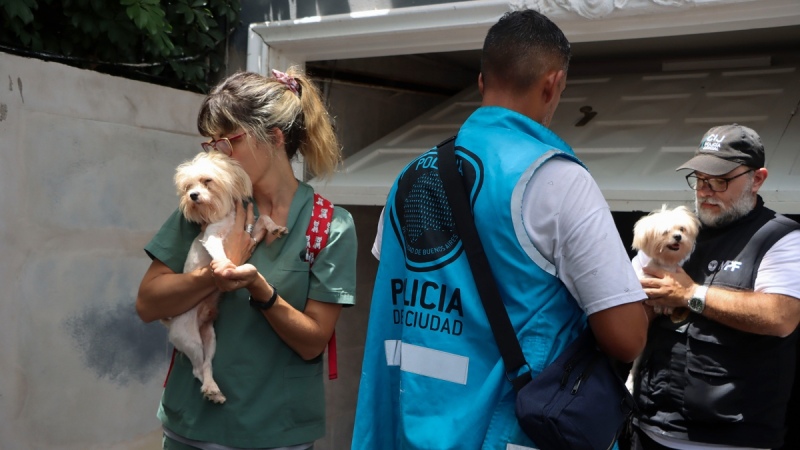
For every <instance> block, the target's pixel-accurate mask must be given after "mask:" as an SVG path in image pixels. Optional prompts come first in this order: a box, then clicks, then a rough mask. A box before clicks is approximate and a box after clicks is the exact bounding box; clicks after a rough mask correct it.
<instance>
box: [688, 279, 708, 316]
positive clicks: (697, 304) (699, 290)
mask: <svg viewBox="0 0 800 450" xmlns="http://www.w3.org/2000/svg"><path fill="white" fill-rule="evenodd" d="M706 292H708V286H697V287H696V288H695V289H694V293H693V294H692V298H690V299H689V309H691V310H692V311H694V312H696V313H697V314H703V310H704V309H706Z"/></svg>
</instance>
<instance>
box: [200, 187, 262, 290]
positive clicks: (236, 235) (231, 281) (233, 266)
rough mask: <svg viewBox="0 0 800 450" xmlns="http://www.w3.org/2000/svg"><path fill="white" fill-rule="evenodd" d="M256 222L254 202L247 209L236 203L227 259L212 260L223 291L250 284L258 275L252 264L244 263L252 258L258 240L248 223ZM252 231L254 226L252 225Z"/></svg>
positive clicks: (226, 245) (215, 280)
mask: <svg viewBox="0 0 800 450" xmlns="http://www.w3.org/2000/svg"><path fill="white" fill-rule="evenodd" d="M254 222H255V218H254V214H253V204H252V203H250V204H248V205H247V208H246V209H245V208H244V206H243V205H241V204H239V205H236V220H235V221H234V224H233V230H231V232H230V234H228V236H227V237H226V238H225V241H224V244H223V245H224V247H225V254H226V255H227V256H228V260H227V261H212V262H211V270H212V276H213V277H214V282H215V283H216V284H217V288H218V289H219V290H221V291H223V292H228V291H233V290H236V289H241V288H243V287H247V286H249V285H250V284H251V283H252V282H253V281H255V280H256V279H257V278H258V277H257V275H258V271H257V270H256V268H255V266H253V265H252V264H243V263H244V262H245V261H247V260H248V259H250V256H251V255H252V254H253V251H254V250H255V248H256V246H257V245H258V240H257V239H255V238H253V236H251V234H250V232H248V231H247V230H246V228H247V227H248V225H253V223H254ZM250 230H251V231H252V226H251V227H250Z"/></svg>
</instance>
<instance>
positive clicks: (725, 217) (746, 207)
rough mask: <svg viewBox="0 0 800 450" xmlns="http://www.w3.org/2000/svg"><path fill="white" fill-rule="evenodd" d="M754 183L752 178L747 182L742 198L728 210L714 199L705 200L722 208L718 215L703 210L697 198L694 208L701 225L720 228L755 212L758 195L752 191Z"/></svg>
mask: <svg viewBox="0 0 800 450" xmlns="http://www.w3.org/2000/svg"><path fill="white" fill-rule="evenodd" d="M753 181H754V180H753V179H752V178H751V179H749V180H748V181H747V185H746V186H745V188H744V193H743V194H742V196H741V197H739V198H738V199H737V200H736V201H735V202H733V204H732V205H731V206H730V207H728V208H726V207H725V206H723V205H722V204H720V203H718V202H717V201H716V200H714V199H707V200H705V201H704V203H710V204H712V205H718V206H719V207H720V208H721V210H720V212H719V213H717V214H714V213H710V212H708V211H703V210H701V209H700V203H702V202H701V201H700V200H699V199H698V198H697V197H696V196H695V200H694V208H695V212H696V213H697V218H698V219H700V223H702V224H703V226H706V227H710V228H719V227H722V226H725V225H728V224H729V223H732V222H735V221H737V220H739V219H741V218H742V217H744V216H746V215H747V213H749V212H750V211H752V210H753V207H754V205H755V204H756V195H757V194H755V193H753V192H752V191H751V189H752V187H753Z"/></svg>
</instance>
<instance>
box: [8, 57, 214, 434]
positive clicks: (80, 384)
mask: <svg viewBox="0 0 800 450" xmlns="http://www.w3.org/2000/svg"><path fill="white" fill-rule="evenodd" d="M201 100H202V97H201V96H199V95H197V94H193V93H188V92H182V91H177V90H173V89H168V88H163V87H159V86H153V85H149V84H145V83H139V82H135V81H131V80H125V79H121V78H116V77H111V76H107V75H102V74H99V73H95V72H91V71H85V70H79V69H75V68H72V67H67V66H64V65H60V64H56V63H48V62H43V61H39V60H34V59H27V58H21V57H16V56H11V55H8V54H3V53H0V187H1V188H2V189H0V206H1V207H2V213H0V252H2V254H3V256H4V257H3V258H2V260H0V286H2V291H0V360H2V361H3V363H2V364H0V449H3V450H17V449H19V450H29V449H65V450H66V449H70V450H72V449H75V450H78V449H80V450H86V449H139V448H149V449H152V448H156V447H155V445H157V442H158V436H159V434H160V433H159V431H158V430H159V424H158V422H157V420H156V418H155V411H156V408H157V405H158V400H159V397H160V394H161V383H162V382H163V377H164V374H165V372H166V370H167V363H168V360H169V359H168V358H169V348H168V345H167V340H166V333H165V329H164V327H163V326H161V325H160V324H158V323H155V324H149V325H145V324H143V323H142V322H141V321H139V319H138V317H137V316H136V313H135V310H134V300H135V296H136V290H137V288H138V284H139V281H140V280H141V277H142V275H143V274H144V271H145V270H146V268H147V266H148V264H149V259H148V258H147V257H146V256H145V254H144V252H143V251H142V247H143V246H144V244H145V243H146V242H147V241H148V240H149V239H150V237H151V236H152V235H153V233H154V232H155V231H156V230H157V228H158V227H159V226H160V224H161V223H162V222H163V220H164V219H165V218H166V217H167V215H168V214H169V213H170V212H171V211H172V210H173V209H174V208H175V207H176V205H177V198H176V196H175V193H174V188H173V187H172V174H173V170H174V168H175V166H176V165H177V164H178V163H179V162H181V161H182V160H184V159H187V158H189V157H190V156H192V155H194V154H195V153H196V152H197V151H199V150H200V147H199V146H198V145H197V143H198V142H199V140H200V139H199V137H198V135H197V132H196V131H195V124H194V120H195V117H196V116H195V114H196V111H197V109H198V107H199V105H200V102H201Z"/></svg>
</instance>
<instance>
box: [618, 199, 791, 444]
mask: <svg viewBox="0 0 800 450" xmlns="http://www.w3.org/2000/svg"><path fill="white" fill-rule="evenodd" d="M797 229H800V225H798V224H797V223H796V222H794V221H793V220H791V219H788V218H786V217H784V216H781V215H779V214H776V213H775V212H774V211H772V210H769V209H767V208H765V207H764V202H763V200H762V199H761V197H759V198H758V204H757V206H756V208H755V209H754V210H753V211H751V212H750V213H749V214H748V215H746V216H745V217H743V218H741V219H740V220H738V221H736V222H735V223H733V224H730V225H728V226H725V227H722V228H704V229H702V230H701V232H700V236H698V239H697V245H696V247H695V250H694V252H693V253H692V256H691V258H690V259H689V261H687V262H686V264H684V265H683V268H684V270H685V271H686V272H687V273H688V274H689V276H691V277H692V279H693V280H694V281H695V282H696V283H698V284H704V285H706V286H715V287H724V288H726V289H734V290H753V286H754V285H755V279H756V275H757V273H758V267H759V265H760V264H761V260H762V258H763V257H764V254H766V253H767V250H769V249H770V248H771V247H772V246H773V245H774V244H775V243H776V242H777V241H778V240H780V239H781V238H782V237H784V236H786V234H788V233H789V232H791V231H793V230H797ZM798 282H800V280H798ZM797 336H798V331H797V330H795V332H794V333H792V334H791V335H790V336H788V337H786V338H778V337H773V336H763V335H757V334H752V333H746V332H743V331H738V330H735V329H733V328H729V327H727V326H725V325H722V324H720V323H717V322H714V321H711V320H709V319H706V318H705V317H703V316H701V315H698V314H694V313H692V314H690V315H689V317H688V319H686V320H685V321H683V322H681V323H673V322H672V320H671V319H670V318H669V317H666V316H664V317H659V318H657V319H655V320H654V321H653V322H652V323H651V324H650V330H649V333H648V337H647V348H646V349H645V351H644V353H643V356H642V363H641V366H640V367H641V370H640V377H639V380H638V383H637V385H636V392H635V395H634V396H635V397H636V400H637V403H638V406H639V409H640V411H639V412H640V417H639V419H638V422H639V426H640V427H642V428H644V429H650V430H652V431H655V432H656V433H659V431H658V430H660V431H661V432H666V434H667V435H669V436H672V437H675V438H679V439H687V440H690V441H695V442H705V443H713V444H723V445H731V446H742V447H758V448H774V447H778V446H780V445H781V444H782V442H783V436H784V433H785V429H784V420H785V415H786V405H787V401H788V399H789V394H790V392H791V390H792V383H793V381H794V370H795V357H796V352H795V343H796V340H797Z"/></svg>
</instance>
